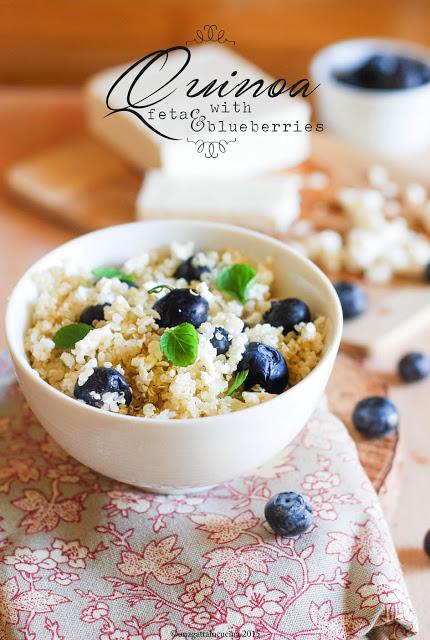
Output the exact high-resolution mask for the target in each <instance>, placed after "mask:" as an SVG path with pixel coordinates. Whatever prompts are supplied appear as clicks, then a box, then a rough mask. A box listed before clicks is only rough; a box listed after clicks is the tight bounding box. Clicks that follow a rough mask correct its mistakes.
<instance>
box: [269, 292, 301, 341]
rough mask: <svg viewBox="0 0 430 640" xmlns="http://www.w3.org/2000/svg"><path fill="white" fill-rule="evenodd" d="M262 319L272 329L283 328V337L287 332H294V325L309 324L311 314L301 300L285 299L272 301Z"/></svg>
mask: <svg viewBox="0 0 430 640" xmlns="http://www.w3.org/2000/svg"><path fill="white" fill-rule="evenodd" d="M263 319H264V321H265V322H268V323H269V324H271V325H272V327H283V328H284V330H283V334H284V336H285V335H287V333H288V332H289V331H294V327H295V325H296V324H299V323H300V322H310V321H311V312H310V311H309V307H308V306H307V304H305V303H304V302H303V300H299V299H298V298H285V300H272V302H271V304H270V309H269V311H266V313H265V314H264V316H263Z"/></svg>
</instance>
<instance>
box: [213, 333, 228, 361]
mask: <svg viewBox="0 0 430 640" xmlns="http://www.w3.org/2000/svg"><path fill="white" fill-rule="evenodd" d="M211 345H212V346H213V347H214V348H215V349H216V354H217V356H220V355H224V354H225V353H227V351H228V350H229V349H230V345H231V340H230V338H229V337H228V333H227V331H226V330H225V329H224V327H215V329H214V335H213V337H212V339H211Z"/></svg>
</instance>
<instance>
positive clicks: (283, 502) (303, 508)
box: [264, 491, 312, 536]
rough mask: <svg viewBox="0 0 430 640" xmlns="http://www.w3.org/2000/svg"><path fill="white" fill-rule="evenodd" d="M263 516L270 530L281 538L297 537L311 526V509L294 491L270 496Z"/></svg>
mask: <svg viewBox="0 0 430 640" xmlns="http://www.w3.org/2000/svg"><path fill="white" fill-rule="evenodd" d="M264 515H265V518H266V520H267V522H268V523H269V525H270V527H271V529H273V531H274V532H275V533H278V534H279V535H281V536H298V535H300V534H301V533H304V532H305V531H307V530H308V529H309V527H310V526H311V525H312V507H311V505H310V504H309V502H308V501H307V500H306V499H305V498H304V497H303V496H301V495H300V494H299V493H294V491H285V492H283V493H277V494H276V495H274V496H272V497H271V498H270V500H269V501H268V502H267V503H266V506H265V508H264Z"/></svg>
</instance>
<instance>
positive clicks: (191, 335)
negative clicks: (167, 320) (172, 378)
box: [160, 322, 199, 367]
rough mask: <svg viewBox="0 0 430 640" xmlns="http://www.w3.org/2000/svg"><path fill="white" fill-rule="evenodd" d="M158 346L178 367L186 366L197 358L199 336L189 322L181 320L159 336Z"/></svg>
mask: <svg viewBox="0 0 430 640" xmlns="http://www.w3.org/2000/svg"><path fill="white" fill-rule="evenodd" d="M160 348H161V351H162V352H163V353H164V355H165V356H166V357H167V359H168V360H170V362H173V364H175V365H176V366H178V367H188V365H190V364H193V363H194V362H195V361H196V360H197V353H198V348H199V336H198V333H197V331H196V328H195V327H194V326H193V325H192V324H190V323H189V322H182V323H181V324H178V326H177V327H175V328H174V329H170V330H167V331H165V332H164V333H163V335H162V336H161V338H160Z"/></svg>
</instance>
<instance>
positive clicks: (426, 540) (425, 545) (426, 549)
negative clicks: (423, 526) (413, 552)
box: [423, 529, 430, 558]
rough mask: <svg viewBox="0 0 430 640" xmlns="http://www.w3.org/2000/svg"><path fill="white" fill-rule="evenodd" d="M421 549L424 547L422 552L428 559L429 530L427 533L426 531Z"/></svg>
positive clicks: (429, 550)
mask: <svg viewBox="0 0 430 640" xmlns="http://www.w3.org/2000/svg"><path fill="white" fill-rule="evenodd" d="M423 547H424V551H425V552H426V554H427V555H428V557H429V558H430V529H429V531H427V533H426V535H425V536H424V544H423Z"/></svg>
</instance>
